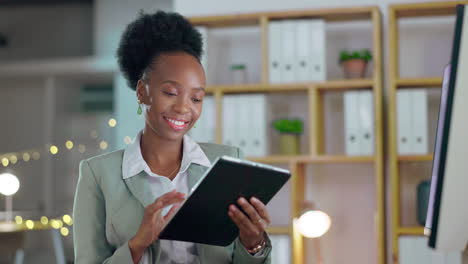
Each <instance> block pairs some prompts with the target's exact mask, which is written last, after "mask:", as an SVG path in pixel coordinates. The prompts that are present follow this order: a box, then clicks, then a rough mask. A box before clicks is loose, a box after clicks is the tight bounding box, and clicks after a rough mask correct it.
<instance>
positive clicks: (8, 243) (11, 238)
mask: <svg viewBox="0 0 468 264" xmlns="http://www.w3.org/2000/svg"><path fill="white" fill-rule="evenodd" d="M28 223H32V227H31V224H29V225H26V224H23V223H21V224H18V223H16V222H0V244H1V245H2V246H1V247H0V254H2V255H3V254H5V255H9V256H12V255H14V263H15V264H22V263H23V260H24V249H23V247H24V238H25V236H26V232H34V230H47V231H48V232H49V233H50V239H51V240H52V243H53V247H54V253H55V260H56V263H57V264H65V263H66V261H65V252H64V250H63V241H62V238H61V236H60V231H59V230H58V229H55V228H52V227H51V226H50V225H48V224H43V223H41V222H33V221H30V222H28Z"/></svg>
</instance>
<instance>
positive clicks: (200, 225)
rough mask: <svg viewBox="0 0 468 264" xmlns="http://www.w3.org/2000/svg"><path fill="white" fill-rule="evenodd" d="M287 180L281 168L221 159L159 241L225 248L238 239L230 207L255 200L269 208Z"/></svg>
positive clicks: (160, 236)
mask: <svg viewBox="0 0 468 264" xmlns="http://www.w3.org/2000/svg"><path fill="white" fill-rule="evenodd" d="M290 177H291V174H290V172H289V171H287V170H284V169H281V168H276V167H273V166H269V165H265V164H261V163H256V162H251V161H246V160H240V159H236V158H232V157H228V156H222V157H220V158H218V159H217V160H216V161H215V162H214V164H213V165H212V166H211V168H210V169H209V170H208V171H207V172H206V173H205V175H204V176H203V177H202V179H201V180H200V181H199V182H198V183H197V184H196V185H195V186H194V190H193V192H192V193H191V194H190V195H189V196H188V197H187V199H186V200H185V202H184V203H183V204H182V206H181V208H180V209H179V210H178V211H177V213H176V214H175V215H174V216H173V218H172V219H171V220H170V221H169V223H168V224H167V225H166V226H165V228H164V229H163V231H162V232H161V234H160V235H159V238H160V239H168V240H178V241H187V242H194V243H202V244H209V245H217V246H227V245H229V244H231V243H232V242H233V241H234V239H235V238H236V237H237V236H238V235H239V230H238V229H237V226H236V225H235V224H234V223H233V222H232V220H231V218H229V216H228V207H229V205H230V204H237V199H238V198H239V197H241V196H242V197H245V198H247V199H249V198H250V197H252V196H255V197H257V198H258V199H259V200H260V201H262V202H263V203H264V204H268V202H269V201H270V200H271V199H272V198H273V196H275V194H276V193H277V192H278V191H279V190H280V189H281V187H282V186H283V185H284V184H285V183H286V182H287V181H288V180H289V178H290Z"/></svg>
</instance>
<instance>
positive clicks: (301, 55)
mask: <svg viewBox="0 0 468 264" xmlns="http://www.w3.org/2000/svg"><path fill="white" fill-rule="evenodd" d="M312 22H313V20H310V19H307V20H299V21H297V22H296V27H295V30H296V33H295V35H296V40H295V44H296V59H295V67H296V69H297V71H296V73H297V74H296V79H297V81H298V82H307V81H311V80H312V41H313V40H312V30H313V23H312Z"/></svg>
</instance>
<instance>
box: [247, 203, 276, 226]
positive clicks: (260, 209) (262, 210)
mask: <svg viewBox="0 0 468 264" xmlns="http://www.w3.org/2000/svg"><path fill="white" fill-rule="evenodd" d="M250 203H251V204H252V205H253V206H254V207H255V209H256V210H257V213H258V214H259V215H260V217H261V218H263V220H264V221H265V222H266V224H268V225H269V224H271V220H270V214H268V210H267V208H266V205H265V204H264V203H262V201H260V200H259V199H258V198H256V197H252V198H250Z"/></svg>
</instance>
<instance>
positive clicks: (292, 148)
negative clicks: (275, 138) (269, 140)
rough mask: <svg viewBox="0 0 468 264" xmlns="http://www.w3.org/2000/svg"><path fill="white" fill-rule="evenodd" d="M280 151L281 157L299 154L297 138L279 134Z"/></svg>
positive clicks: (293, 135)
mask: <svg viewBox="0 0 468 264" xmlns="http://www.w3.org/2000/svg"><path fill="white" fill-rule="evenodd" d="M280 151H281V154H282V155H297V154H299V136H298V135H295V134H281V136H280Z"/></svg>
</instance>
